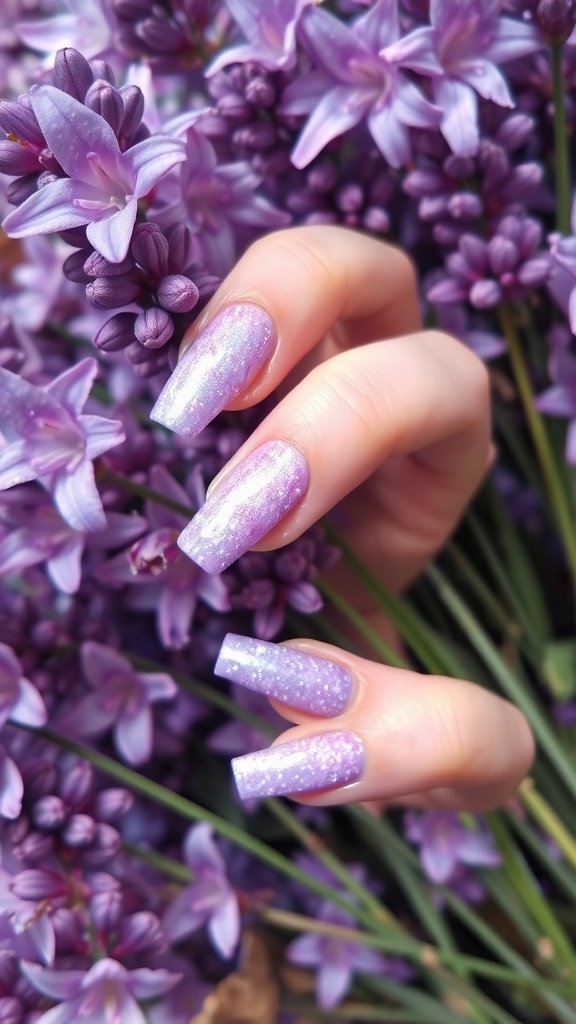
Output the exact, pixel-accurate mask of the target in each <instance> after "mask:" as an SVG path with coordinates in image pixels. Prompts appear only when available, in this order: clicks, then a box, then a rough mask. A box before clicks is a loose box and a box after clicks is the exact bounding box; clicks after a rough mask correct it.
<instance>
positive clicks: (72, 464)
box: [0, 359, 124, 531]
mask: <svg viewBox="0 0 576 1024" xmlns="http://www.w3.org/2000/svg"><path fill="white" fill-rule="evenodd" d="M96 372H97V364H96V362H95V360H94V359H83V360H82V362H80V363H77V365H76V366H73V367H71V368H70V369H69V370H65V371H64V373H61V374H60V375H59V376H58V377H56V378H55V379H54V380H53V381H52V382H51V383H50V384H47V385H46V386H45V387H38V386H36V385H34V384H29V383H28V382H27V381H25V380H24V379H23V378H22V377H17V376H16V375H15V374H13V373H10V371H9V370H4V369H2V368H0V394H1V396H2V404H1V406H0V431H1V432H2V433H1V435H0V490H5V489H6V488H7V487H14V486H15V485H16V484H20V483H26V482H27V481H29V480H39V481H40V483H42V484H43V486H44V487H45V488H46V490H48V491H49V492H50V493H51V494H52V496H53V498H54V502H55V504H56V507H57V508H58V510H59V511H60V513H61V515H62V517H63V518H64V519H65V520H66V522H67V523H68V524H69V525H70V526H71V527H72V528H73V529H74V530H80V531H89V530H102V529H104V527H105V525H106V519H105V516H104V510H103V508H102V502H101V500H100V495H99V493H98V489H97V487H96V483H95V481H94V468H93V465H92V462H93V460H94V459H95V458H97V456H98V455H101V454H102V453H103V452H106V451H108V450H109V449H110V448H113V447H114V446H115V445H117V444H120V443H121V442H122V441H123V440H124V431H123V429H122V424H121V423H119V422H118V420H109V419H106V418H105V417H103V416H94V415H90V414H85V413H82V409H83V408H84V405H85V403H86V400H87V398H88V394H89V391H90V388H91V386H92V383H93V381H94V378H95V376H96ZM2 435H3V441H2Z"/></svg>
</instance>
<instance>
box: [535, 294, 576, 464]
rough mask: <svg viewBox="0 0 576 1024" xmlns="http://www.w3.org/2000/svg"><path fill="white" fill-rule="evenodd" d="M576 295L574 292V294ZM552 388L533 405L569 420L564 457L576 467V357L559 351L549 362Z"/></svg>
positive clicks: (550, 414) (547, 413)
mask: <svg viewBox="0 0 576 1024" xmlns="http://www.w3.org/2000/svg"><path fill="white" fill-rule="evenodd" d="M574 294H575V295H576V290H575V292H574ZM548 368H549V371H550V376H551V377H552V381H553V383H552V387H549V388H547V390H546V391H544V392H543V393H542V394H541V395H539V396H538V398H537V399H536V402H535V403H534V404H535V406H536V408H537V409H538V410H539V412H543V413H546V415H548V416H566V417H568V419H569V420H570V423H569V426H568V430H567V433H566V443H565V455H566V462H567V463H568V465H570V466H575V465H576V356H575V355H574V354H573V353H572V352H569V351H567V350H566V349H560V350H559V351H558V352H555V353H554V354H553V356H552V358H551V359H550V360H549V363H548Z"/></svg>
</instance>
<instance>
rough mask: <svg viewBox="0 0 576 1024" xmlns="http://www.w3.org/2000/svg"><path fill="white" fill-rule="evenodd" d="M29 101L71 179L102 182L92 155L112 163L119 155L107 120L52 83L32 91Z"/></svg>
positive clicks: (56, 155) (45, 136)
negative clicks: (96, 172) (97, 174)
mask: <svg viewBox="0 0 576 1024" xmlns="http://www.w3.org/2000/svg"><path fill="white" fill-rule="evenodd" d="M30 103H31V104H32V109H33V111H34V113H35V114H36V118H37V120H38V124H39V125H40V127H41V129H42V132H43V135H44V138H45V139H46V143H47V145H48V147H49V149H51V150H52V152H53V153H54V156H55V157H56V159H57V161H58V163H59V164H60V166H61V167H62V168H63V169H64V171H65V172H66V174H68V175H69V176H70V177H71V178H78V179H80V181H84V182H88V183H89V184H90V185H99V184H100V181H99V178H98V177H97V176H96V175H95V171H94V163H93V160H91V159H90V154H94V153H96V154H97V156H98V157H99V159H100V160H103V159H106V158H108V159H107V160H106V162H109V161H110V162H112V161H114V160H115V159H117V157H118V156H119V154H120V147H119V145H118V139H117V138H116V136H115V134H114V132H113V130H112V128H111V127H110V125H109V124H108V122H107V121H106V120H105V119H104V118H103V117H100V115H99V114H96V113H95V112H94V111H93V110H90V108H89V107H86V106H84V104H83V103H79V102H78V100H75V99H74V98H73V97H72V96H69V95H68V93H65V92H62V90H61V89H56V88H55V87H54V86H52V85H40V86H38V88H36V89H31V90H30Z"/></svg>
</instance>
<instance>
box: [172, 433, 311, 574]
mask: <svg viewBox="0 0 576 1024" xmlns="http://www.w3.org/2000/svg"><path fill="white" fill-rule="evenodd" d="M307 487H308V463H307V461H306V459H305V458H304V456H303V455H302V452H300V451H299V450H298V449H297V448H294V447H293V445H291V444H287V443H286V441H268V442H267V443H266V444H263V445H260V447H259V448H256V449H255V450H254V451H253V452H251V453H250V455H248V456H247V457H246V458H245V459H243V460H242V462H239V463H238V465H236V466H234V467H233V469H231V470H230V471H229V472H228V473H226V475H225V476H224V477H223V478H222V480H221V481H220V482H219V483H218V485H217V486H216V487H215V488H214V490H213V491H211V492H210V494H209V495H208V498H207V499H206V502H205V504H204V505H203V506H202V508H201V509H200V510H199V512H197V514H196V515H195V516H194V519H193V520H192V522H191V523H189V524H188V526H187V527H186V529H185V530H183V531H182V533H181V534H180V536H179V537H178V544H179V546H180V547H181V548H182V551H184V553H185V554H186V555H188V557H189V558H191V559H192V561H193V562H197V563H198V565H199V566H201V568H202V569H204V571H205V572H209V573H211V574H213V575H214V574H216V573H219V572H222V571H223V570H224V569H226V568H228V566H229V565H231V564H232V562H235V561H236V559H237V558H239V557H240V555H243V554H244V552H245V551H248V550H249V548H251V547H253V546H254V544H256V543H257V542H258V541H259V540H261V539H262V537H265V536H266V534H267V533H269V531H270V530H271V529H272V527H273V526H276V524H277V523H279V522H280V520H281V519H283V518H284V516H285V515H286V513H287V512H289V511H290V509H291V508H293V506H294V505H295V504H296V503H297V502H298V501H300V499H301V498H303V496H304V494H305V493H306V488H307Z"/></svg>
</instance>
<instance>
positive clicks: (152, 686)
mask: <svg viewBox="0 0 576 1024" xmlns="http://www.w3.org/2000/svg"><path fill="white" fill-rule="evenodd" d="M81 654H82V668H83V671H84V676H85V679H86V681H87V682H88V683H89V685H90V686H91V687H92V688H93V690H94V692H93V693H90V694H89V695H88V696H87V697H84V699H83V700H81V701H80V702H79V703H78V704H76V706H75V707H74V708H72V710H71V711H70V712H69V713H68V714H65V716H64V718H63V720H62V721H61V722H60V723H59V724H60V727H61V729H63V730H64V731H66V732H67V733H69V734H70V735H72V736H100V735H101V734H102V733H104V732H106V731H107V730H108V729H110V728H112V729H113V731H114V742H115V744H116V747H117V749H118V753H119V754H120V756H121V757H123V758H124V760H125V761H127V762H128V764H143V763H144V762H145V761H148V760H149V759H150V757H151V755H152V731H153V721H152V709H151V705H152V704H155V703H156V702H157V701H163V700H171V699H172V698H173V697H175V696H176V694H177V692H178V691H177V687H176V683H175V682H174V680H173V679H172V677H171V676H169V675H168V674H167V673H166V672H136V670H135V669H134V668H132V665H131V664H130V662H129V661H127V660H126V658H123V657H122V655H121V654H119V653H118V651H114V650H112V648H110V647H105V646H104V645H103V644H98V643H95V642H94V641H92V640H88V641H86V643H84V644H82V651H81Z"/></svg>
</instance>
